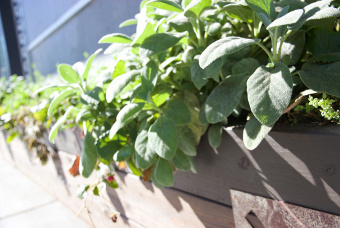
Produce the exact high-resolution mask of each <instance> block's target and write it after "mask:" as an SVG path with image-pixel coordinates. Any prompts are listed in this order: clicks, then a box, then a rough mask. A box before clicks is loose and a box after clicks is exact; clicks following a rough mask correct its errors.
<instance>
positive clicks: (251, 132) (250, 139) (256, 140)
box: [243, 118, 272, 150]
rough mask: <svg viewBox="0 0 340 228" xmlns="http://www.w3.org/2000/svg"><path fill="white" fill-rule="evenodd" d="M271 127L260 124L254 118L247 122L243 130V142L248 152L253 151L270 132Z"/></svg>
mask: <svg viewBox="0 0 340 228" xmlns="http://www.w3.org/2000/svg"><path fill="white" fill-rule="evenodd" d="M271 129H272V126H266V125H263V124H261V123H260V122H259V121H258V120H257V119H256V118H253V119H251V120H249V121H248V122H247V124H246V126H245V128H244V130H243V142H244V145H245V146H246V147H247V149H248V150H254V149H255V148H256V147H257V146H258V145H259V144H260V143H261V141H262V140H263V139H264V138H265V137H266V135H267V134H268V133H269V132H270V130H271Z"/></svg>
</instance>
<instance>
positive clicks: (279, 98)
mask: <svg viewBox="0 0 340 228" xmlns="http://www.w3.org/2000/svg"><path fill="white" fill-rule="evenodd" d="M292 89H293V80H292V76H291V74H290V72H289V69H288V67H287V66H286V65H284V64H282V63H276V64H275V66H274V67H265V66H260V67H259V68H258V69H257V70H256V71H255V72H254V73H253V74H252V75H251V76H250V78H249V79H248V82H247V92H248V100H249V105H250V108H251V111H252V112H253V114H254V115H255V117H256V118H257V119H258V120H259V121H260V122H261V123H262V124H264V125H267V126H271V125H273V124H274V123H275V122H276V121H277V120H278V119H279V118H280V116H281V115H282V113H283V112H284V110H285V109H286V108H287V106H288V105H289V102H290V99H291V95H292Z"/></svg>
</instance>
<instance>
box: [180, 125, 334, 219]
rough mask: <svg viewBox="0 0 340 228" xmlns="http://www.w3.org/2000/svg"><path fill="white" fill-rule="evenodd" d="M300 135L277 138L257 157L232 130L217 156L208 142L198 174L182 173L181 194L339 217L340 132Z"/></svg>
mask: <svg viewBox="0 0 340 228" xmlns="http://www.w3.org/2000/svg"><path fill="white" fill-rule="evenodd" d="M294 129H295V128H294V127H292V129H291V132H287V131H281V130H280V131H274V132H271V133H270V136H268V137H266V139H265V140H264V142H262V143H261V145H260V146H259V147H258V148H257V149H255V150H254V151H251V152H250V151H248V150H247V149H246V148H245V147H244V145H243V142H242V130H243V129H242V128H235V129H227V130H226V131H225V132H224V134H223V142H222V145H221V146H220V147H219V148H218V149H217V150H216V151H214V150H213V149H211V147H210V146H209V145H208V142H207V138H203V139H202V143H201V145H200V146H199V148H198V150H197V151H198V156H197V157H196V158H195V164H196V168H197V174H193V173H187V172H178V173H177V174H176V175H175V188H177V189H181V190H183V191H186V192H190V193H192V194H195V195H198V196H202V197H205V198H207V199H211V200H214V201H217V202H220V203H224V204H226V205H231V199H230V195H229V194H228V192H229V190H230V189H236V190H240V191H244V192H249V193H252V194H255V195H260V196H264V197H268V198H272V199H278V200H281V201H285V202H289V203H292V204H296V205H300V206H303V207H309V208H312V209H316V210H321V211H325V212H328V213H333V214H337V215H339V214H340V196H339V193H340V153H339V152H340V149H339V146H340V140H339V139H340V138H339V129H340V128H339V127H337V128H335V129H337V130H335V131H333V132H329V133H326V134H325V133H323V134H317V133H316V131H314V132H313V134H303V133H301V132H302V131H301V129H300V130H299V131H298V132H294ZM333 129H334V128H333ZM307 130H308V129H307Z"/></svg>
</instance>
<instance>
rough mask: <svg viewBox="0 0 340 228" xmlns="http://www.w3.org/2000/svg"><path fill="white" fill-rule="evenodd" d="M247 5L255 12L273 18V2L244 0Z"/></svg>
mask: <svg viewBox="0 0 340 228" xmlns="http://www.w3.org/2000/svg"><path fill="white" fill-rule="evenodd" d="M246 2H247V4H248V5H249V6H250V7H251V8H252V9H253V10H254V11H255V12H256V13H258V14H259V13H262V14H265V15H267V16H268V17H269V18H270V19H272V20H273V19H274V18H275V5H274V2H273V0H246Z"/></svg>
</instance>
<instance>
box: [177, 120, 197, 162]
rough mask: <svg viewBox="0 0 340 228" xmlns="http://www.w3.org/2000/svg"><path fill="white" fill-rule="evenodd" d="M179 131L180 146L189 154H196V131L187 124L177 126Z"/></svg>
mask: <svg viewBox="0 0 340 228" xmlns="http://www.w3.org/2000/svg"><path fill="white" fill-rule="evenodd" d="M177 132H178V148H179V149H180V150H181V151H183V152H184V153H185V154H186V155H188V156H196V155H197V151H196V135H195V134H194V132H193V131H192V130H191V129H190V128H188V127H186V126H181V127H177ZM199 136H201V134H199Z"/></svg>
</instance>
